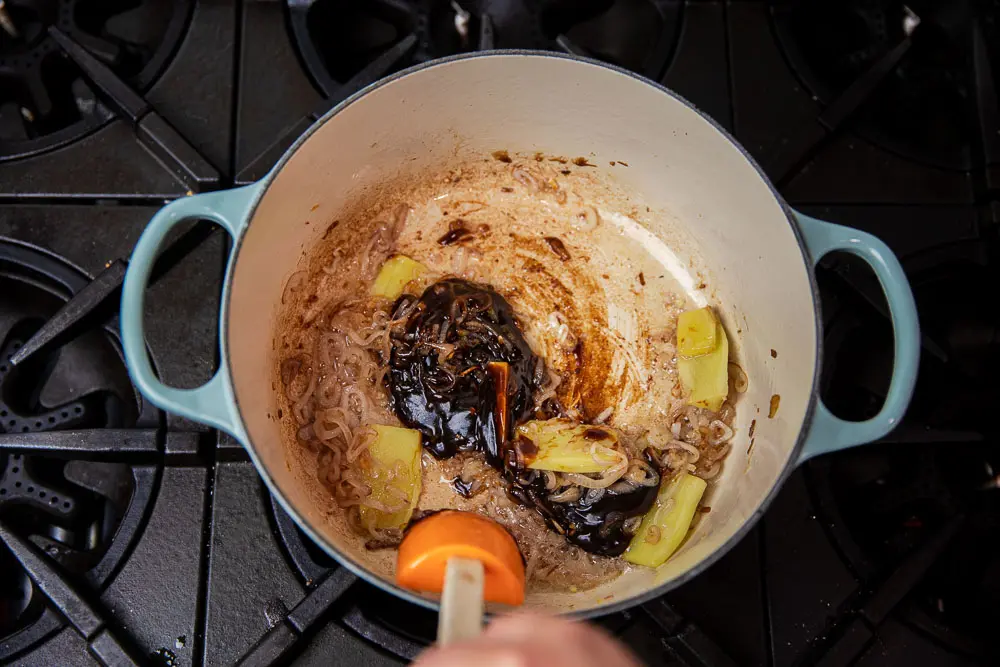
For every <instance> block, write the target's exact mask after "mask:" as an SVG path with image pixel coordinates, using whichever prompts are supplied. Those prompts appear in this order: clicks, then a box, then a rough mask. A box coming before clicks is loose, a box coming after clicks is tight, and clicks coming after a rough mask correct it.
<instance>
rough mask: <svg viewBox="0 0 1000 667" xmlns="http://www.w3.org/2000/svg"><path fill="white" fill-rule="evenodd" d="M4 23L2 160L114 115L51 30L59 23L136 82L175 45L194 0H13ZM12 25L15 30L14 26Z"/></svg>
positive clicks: (144, 83) (145, 82) (141, 84)
mask: <svg viewBox="0 0 1000 667" xmlns="http://www.w3.org/2000/svg"><path fill="white" fill-rule="evenodd" d="M3 4H4V12H5V13H4V14H3V26H2V29H0V160H3V159H9V158H13V157H21V156H24V155H29V154H33V153H35V152H38V151H42V150H46V149H50V148H53V147H55V146H58V145H61V144H64V143H67V142H69V141H72V140H73V139H76V138H79V137H81V136H83V135H85V134H86V133H87V132H90V131H92V130H93V129H95V128H97V127H98V126H100V125H101V124H103V123H104V122H105V121H106V120H108V119H109V118H110V117H111V115H110V113H109V112H108V111H107V110H106V109H105V108H104V107H103V106H102V105H100V104H98V96H97V95H96V93H95V92H94V91H93V90H92V89H91V87H90V86H89V84H87V83H86V82H85V81H84V79H83V78H81V76H80V74H79V72H78V70H77V68H76V66H75V65H73V63H72V62H71V61H70V60H68V59H67V58H65V57H63V55H62V51H61V49H60V48H59V46H58V45H57V44H56V43H55V41H54V40H53V39H52V38H51V37H50V36H49V34H48V28H49V27H50V26H56V27H58V28H59V29H60V30H61V31H63V32H65V33H67V34H69V35H70V36H72V37H73V39H75V40H76V41H77V42H79V43H81V44H82V45H83V46H84V47H86V48H87V50H88V51H90V52H91V53H92V54H94V55H95V56H96V57H98V58H100V59H101V60H102V61H104V62H105V63H106V64H108V65H109V66H110V67H111V68H112V69H113V70H114V71H115V72H116V73H117V74H119V75H120V76H121V77H123V78H124V79H125V80H126V81H127V82H129V83H130V84H132V85H133V86H135V87H137V88H140V89H142V88H145V87H148V86H149V84H150V83H151V82H152V81H153V80H154V79H155V78H156V77H157V76H158V75H159V73H160V72H161V71H162V69H163V67H164V65H165V64H166V63H167V61H168V60H169V58H170V57H171V56H172V55H173V53H174V51H175V50H176V47H177V44H178V42H179V41H180V38H181V36H182V33H183V30H184V27H185V25H186V23H187V17H188V15H189V14H190V11H191V7H192V5H193V3H192V1H191V0H181V1H180V2H175V1H174V0H115V1H112V2H106V1H104V0H7V1H6V2H5V3H3ZM12 33H13V34H12Z"/></svg>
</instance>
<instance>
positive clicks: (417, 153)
mask: <svg viewBox="0 0 1000 667" xmlns="http://www.w3.org/2000/svg"><path fill="white" fill-rule="evenodd" d="M498 149H506V150H508V151H510V152H511V153H512V154H513V153H516V152H527V153H532V152H534V151H544V152H546V153H549V154H556V155H584V156H589V159H590V161H591V162H593V163H595V164H596V165H598V168H600V169H602V170H606V171H608V172H609V173H611V174H613V177H615V178H617V179H618V180H619V182H621V183H623V184H624V185H626V186H627V187H629V188H631V189H633V190H634V191H635V192H637V193H640V194H641V196H642V197H643V198H644V199H645V201H646V203H647V204H650V205H652V206H653V207H654V210H658V211H661V212H662V216H661V218H662V220H663V223H662V224H663V228H662V229H656V228H653V229H651V231H652V232H653V233H655V234H657V235H659V236H661V238H664V239H669V241H668V242H669V243H670V244H671V245H672V247H673V248H674V250H675V251H676V252H677V253H678V255H679V256H680V258H681V260H682V265H684V266H686V265H687V264H688V260H689V259H694V261H695V262H696V266H697V268H698V269H699V270H700V271H701V273H702V274H703V275H704V276H705V277H706V280H707V282H708V283H709V284H710V285H711V286H712V289H713V291H714V293H713V294H712V295H710V298H711V299H712V300H713V301H715V302H717V303H721V304H722V305H721V310H722V313H723V318H724V321H725V325H726V328H727V331H728V333H729V336H730V339H731V341H732V342H733V349H734V353H735V355H736V356H737V358H738V359H739V361H740V363H741V364H742V365H743V367H744V368H745V369H746V370H747V373H748V375H749V377H750V390H749V391H748V393H747V394H745V395H744V396H743V397H742V399H741V400H740V402H739V403H738V416H737V422H738V423H737V431H736V433H737V435H736V437H735V439H734V446H733V450H732V453H731V454H730V455H729V458H728V459H727V461H726V465H725V467H724V469H723V473H722V475H721V478H720V479H719V480H718V482H717V483H716V485H715V487H714V490H713V492H712V494H711V496H710V497H709V498H708V500H707V501H706V504H708V505H710V506H711V512H710V513H709V514H704V515H701V516H700V518H699V521H698V523H697V526H696V528H695V530H694V531H693V532H692V534H691V535H690V537H689V539H688V540H687V541H686V543H685V544H684V545H683V546H682V548H681V549H680V550H679V551H678V552H677V553H676V554H675V555H674V556H673V557H672V558H671V559H670V560H669V561H668V562H667V563H666V564H665V565H664V566H662V567H661V568H660V569H659V570H658V571H655V572H654V571H652V570H646V569H639V570H636V571H633V572H630V573H628V574H626V575H625V576H623V577H621V578H619V579H618V580H617V581H615V582H613V583H612V584H610V585H608V586H605V587H602V588H599V589H597V590H595V591H588V592H581V593H577V594H572V595H570V594H565V595H559V596H556V595H551V594H550V595H545V596H541V597H539V596H535V597H532V598H530V599H529V603H530V604H533V605H542V606H546V607H549V608H552V609H557V610H561V611H567V610H573V611H575V612H587V611H590V612H591V613H593V612H594V611H595V610H598V609H600V608H602V607H604V608H607V607H610V606H617V605H619V604H621V603H623V602H626V601H628V600H629V599H631V598H633V597H635V596H638V595H642V594H643V593H646V592H648V591H649V590H650V589H651V588H652V587H654V586H658V585H661V584H667V583H668V582H676V581H678V580H679V579H681V578H683V577H684V575H685V573H688V572H689V571H691V570H692V569H694V568H697V567H698V565H699V564H700V563H702V562H703V561H705V560H706V559H709V558H710V557H712V556H713V554H716V552H718V551H719V550H720V549H721V548H722V547H723V546H724V545H725V544H726V542H727V541H729V540H730V539H731V538H733V537H734V536H736V535H737V534H738V532H739V531H740V529H741V527H742V526H744V524H745V523H747V522H748V520H750V519H751V518H752V517H754V514H755V513H756V512H757V511H758V510H759V509H760V508H761V505H762V503H763V502H764V501H765V499H766V498H767V496H768V495H769V493H770V492H771V490H772V488H773V487H774V486H775V484H776V482H777V480H778V478H779V476H780V475H781V474H782V472H783V471H784V470H785V468H786V467H787V466H788V465H790V459H791V457H792V455H793V449H794V448H795V445H796V442H797V439H798V437H799V433H800V431H801V429H802V426H803V422H804V418H805V415H806V412H807V409H808V405H809V399H810V392H811V388H812V386H813V374H814V370H815V366H816V350H817V341H816V321H815V310H814V303H813V295H812V291H811V286H810V280H809V275H808V273H807V267H806V262H805V259H804V257H803V253H802V251H801V249H800V246H799V244H798V242H797V240H796V237H795V234H794V232H793V230H792V228H791V226H790V223H789V221H788V219H787V217H786V214H785V211H784V210H783V208H782V206H781V204H780V203H779V201H778V200H777V199H776V197H775V195H774V194H773V192H772V191H771V189H770V188H769V186H768V184H767V183H766V182H765V181H764V180H763V179H762V178H761V176H760V174H759V173H758V172H757V170H756V169H755V168H754V167H753V165H752V164H751V163H750V162H749V161H748V160H747V158H746V157H745V156H744V155H743V154H742V153H741V151H740V150H739V148H738V147H737V146H735V145H734V144H733V143H732V142H731V141H730V140H729V139H728V138H727V137H726V136H725V135H723V134H722V133H721V132H720V131H719V130H718V129H716V127H714V126H713V125H712V124H711V123H709V122H708V121H706V120H705V119H704V118H703V117H702V116H700V115H699V114H698V113H696V112H695V111H693V110H692V109H691V108H690V107H689V106H687V105H686V104H685V103H684V102H682V101H680V100H678V99H676V98H675V97H673V96H671V95H670V94H668V93H666V92H664V91H663V90H661V89H658V88H656V87H654V86H651V85H649V84H647V83H644V82H643V81H640V80H639V79H636V78H634V77H632V76H630V75H627V74H624V73H622V72H619V71H616V70H613V69H610V68H607V67H604V66H600V65H597V64H593V63H587V62H582V61H578V60H572V59H567V58H563V57H554V56H545V55H538V54H503V55H499V54H497V55H487V56H481V57H476V58H466V59H458V60H451V61H446V62H442V63H439V64H435V65H433V66H429V67H425V68H423V69H419V70H417V71H413V72H411V73H408V74H406V75H405V76H402V77H399V78H395V79H393V80H391V81H389V82H388V83H385V84H383V85H381V86H379V87H377V88H375V89H374V90H371V91H369V92H368V93H366V94H365V95H363V96H361V97H360V98H358V99H355V100H354V101H352V102H350V103H349V104H348V105H346V106H345V107H343V108H342V109H340V110H339V111H338V112H336V113H335V114H333V115H332V116H330V117H329V118H327V119H326V120H325V122H323V123H322V126H321V127H319V128H318V129H316V130H315V131H314V132H313V133H312V134H311V136H309V137H308V139H307V140H306V141H305V142H303V143H301V144H300V145H299V146H298V147H297V149H296V150H295V152H294V154H293V155H292V156H291V158H290V159H288V160H286V161H285V163H284V164H283V166H282V167H281V169H280V171H279V172H278V173H277V174H276V175H275V176H274V178H273V180H272V181H271V182H270V184H269V186H268V187H267V190H266V192H265V193H264V195H263V197H262V199H261V200H260V203H259V205H258V206H257V208H256V211H255V212H254V214H253V217H252V219H251V220H250V222H249V225H248V228H247V230H246V232H245V235H244V238H243V239H242V242H241V244H240V245H239V249H238V252H239V255H238V258H237V260H236V264H235V267H234V270H233V273H232V276H231V284H230V289H231V292H230V295H229V302H228V303H229V308H228V314H227V317H228V321H227V323H226V327H225V331H226V336H227V340H226V345H227V348H228V355H229V362H230V367H231V372H232V378H233V382H234V388H235V395H236V398H237V401H238V404H239V408H240V412H241V414H242V418H243V420H244V424H245V428H246V433H247V435H248V439H249V442H250V443H251V447H252V448H253V450H254V451H255V453H256V456H257V457H258V458H259V460H260V462H261V463H262V464H263V467H264V469H265V475H266V476H269V477H270V478H271V480H272V481H273V484H274V485H275V486H276V488H277V489H278V490H279V492H280V494H281V495H282V496H283V497H284V499H285V500H286V502H287V503H288V504H289V505H290V506H291V507H292V508H294V512H295V513H297V514H298V516H299V518H300V520H301V521H303V522H304V523H305V525H307V526H308V527H310V528H311V531H312V532H313V534H314V535H316V536H317V537H318V538H319V539H320V540H321V541H322V542H324V543H325V546H326V547H327V548H328V549H331V550H334V551H336V552H339V553H340V556H341V558H346V559H348V560H350V561H351V562H352V563H353V564H354V565H355V566H356V567H357V568H361V566H360V565H359V564H358V563H357V554H356V553H353V552H351V551H350V549H349V548H348V547H346V546H345V542H344V541H343V540H342V538H340V537H339V535H338V532H337V530H336V529H335V528H334V527H332V526H331V525H330V523H329V522H328V520H327V518H326V517H325V516H324V515H323V513H322V512H321V511H319V510H318V509H317V507H316V506H315V503H314V502H311V500H310V497H311V495H310V494H312V493H314V492H315V491H314V490H310V489H307V488H306V486H307V485H304V484H302V482H301V480H302V475H303V474H304V472H303V471H301V470H297V469H296V463H295V461H293V460H291V459H290V458H288V457H286V452H285V449H284V447H283V444H282V441H281V437H280V433H279V430H278V427H277V424H276V422H275V421H273V420H272V419H271V418H269V414H271V413H273V412H274V411H275V399H274V391H273V389H272V380H273V378H272V373H273V369H274V364H275V359H274V356H273V355H274V352H273V351H272V336H273V323H274V318H275V316H276V314H277V308H278V305H279V302H280V295H281V292H282V288H283V285H284V283H285V280H286V279H287V277H288V276H289V275H290V274H291V273H292V272H293V271H294V270H295V267H296V264H297V262H298V261H299V259H300V257H301V255H302V253H303V251H304V250H305V249H308V248H310V247H312V245H313V244H314V243H315V242H316V241H317V237H318V235H320V234H321V233H322V232H323V230H324V229H325V227H326V224H325V223H326V222H329V221H332V220H334V219H336V218H337V215H338V211H339V210H341V209H342V207H344V206H345V204H346V202H348V201H350V200H351V198H352V197H356V196H358V195H359V193H361V192H362V191H363V190H364V189H365V188H367V187H371V186H373V185H375V184H378V183H379V182H380V181H383V180H385V179H388V178H392V177H394V176H396V175H397V174H398V173H399V172H400V171H401V170H403V169H407V170H419V169H420V168H421V167H422V166H425V165H435V166H438V167H439V166H440V165H441V164H443V163H447V162H448V161H451V160H456V159H458V158H460V157H461V156H462V155H465V154H469V155H479V156H480V157H481V156H482V155H488V154H489V153H490V152H492V151H495V150H498ZM611 160H620V161H622V162H625V163H627V164H628V165H629V166H628V167H627V168H626V167H622V166H617V167H615V168H614V169H613V170H612V169H611V168H610V167H607V166H605V165H608V163H609V161H611ZM317 205H318V208H317ZM314 209H315V210H314ZM307 221H311V222H312V224H306V222H307ZM677 224H679V225H680V226H681V227H683V228H684V230H685V231H686V233H687V234H688V235H689V237H690V239H691V240H692V241H693V243H690V244H689V243H684V242H682V241H679V240H678V236H677V234H676V232H671V231H670V230H671V229H673V227H674V226H676V225H677ZM772 350H774V351H775V352H776V353H777V357H776V358H775V357H773V355H772V353H771V351H772ZM773 394H779V395H780V396H781V401H780V409H779V410H778V413H777V415H776V416H775V417H774V418H773V419H769V418H768V404H769V400H770V398H771V396H772V395H773ZM752 420H756V430H755V437H754V446H753V448H752V451H750V452H749V453H748V448H749V447H750V438H749V434H748V433H749V429H750V424H751V421H752ZM308 472H309V471H305V474H308ZM372 576H374V575H372ZM386 585H388V586H391V585H392V584H391V582H386Z"/></svg>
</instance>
